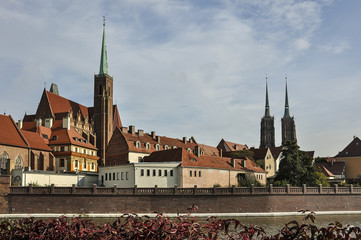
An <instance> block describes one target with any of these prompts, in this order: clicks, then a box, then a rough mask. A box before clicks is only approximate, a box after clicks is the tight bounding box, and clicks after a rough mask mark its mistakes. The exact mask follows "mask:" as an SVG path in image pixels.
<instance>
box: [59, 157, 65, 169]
mask: <svg viewBox="0 0 361 240" xmlns="http://www.w3.org/2000/svg"><path fill="white" fill-rule="evenodd" d="M59 167H65V159H64V158H62V159H60V162H59Z"/></svg>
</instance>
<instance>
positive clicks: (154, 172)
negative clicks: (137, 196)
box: [153, 169, 157, 177]
mask: <svg viewBox="0 0 361 240" xmlns="http://www.w3.org/2000/svg"><path fill="white" fill-rule="evenodd" d="M156 175H157V171H156V170H155V169H153V177H154V176H156Z"/></svg>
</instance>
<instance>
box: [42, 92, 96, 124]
mask: <svg viewBox="0 0 361 240" xmlns="http://www.w3.org/2000/svg"><path fill="white" fill-rule="evenodd" d="M45 93H46V95H47V97H48V99H49V104H50V108H51V110H52V112H53V114H59V113H68V112H70V110H72V111H73V113H74V115H76V114H77V113H78V112H80V114H81V116H82V118H85V117H88V118H89V112H88V108H87V107H85V106H83V105H81V104H79V103H76V102H73V101H71V100H69V99H66V98H64V97H61V96H59V95H56V94H54V93H51V92H48V91H46V90H45Z"/></svg>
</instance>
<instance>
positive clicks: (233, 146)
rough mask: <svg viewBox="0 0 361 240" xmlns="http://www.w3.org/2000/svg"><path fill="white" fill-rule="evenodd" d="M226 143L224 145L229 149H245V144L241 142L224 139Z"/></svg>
mask: <svg viewBox="0 0 361 240" xmlns="http://www.w3.org/2000/svg"><path fill="white" fill-rule="evenodd" d="M224 142H225V143H226V145H227V146H228V147H229V148H230V150H231V151H232V152H233V151H240V150H243V149H247V148H248V147H247V145H245V144H244V145H243V144H239V143H233V142H229V141H224Z"/></svg>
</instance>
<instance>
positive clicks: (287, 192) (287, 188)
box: [286, 184, 291, 194]
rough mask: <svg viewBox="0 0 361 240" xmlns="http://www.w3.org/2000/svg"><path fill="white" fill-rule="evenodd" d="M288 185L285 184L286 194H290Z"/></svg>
mask: <svg viewBox="0 0 361 240" xmlns="http://www.w3.org/2000/svg"><path fill="white" fill-rule="evenodd" d="M290 187H291V186H290V185H289V184H287V185H286V194H290Z"/></svg>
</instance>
